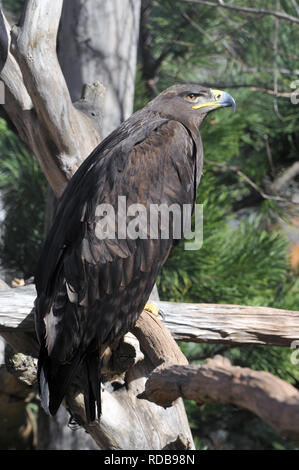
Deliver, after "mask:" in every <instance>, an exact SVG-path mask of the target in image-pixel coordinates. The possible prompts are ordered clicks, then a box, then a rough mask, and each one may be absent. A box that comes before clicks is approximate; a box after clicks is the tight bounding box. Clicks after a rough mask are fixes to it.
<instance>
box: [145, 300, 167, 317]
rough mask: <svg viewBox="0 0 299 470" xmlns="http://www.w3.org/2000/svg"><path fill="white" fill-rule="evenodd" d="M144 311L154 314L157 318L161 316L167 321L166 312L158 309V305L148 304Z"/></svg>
mask: <svg viewBox="0 0 299 470" xmlns="http://www.w3.org/2000/svg"><path fill="white" fill-rule="evenodd" d="M143 310H146V311H147V312H150V313H152V314H153V315H155V317H158V316H159V315H160V316H161V317H162V319H163V320H165V313H164V311H163V310H162V309H161V308H159V307H157V305H154V304H151V303H150V302H147V303H146V304H145V307H144V309H143Z"/></svg>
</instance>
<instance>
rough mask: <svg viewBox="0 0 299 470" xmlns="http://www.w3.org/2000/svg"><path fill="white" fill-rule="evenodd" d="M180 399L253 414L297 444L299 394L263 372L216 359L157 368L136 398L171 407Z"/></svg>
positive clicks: (226, 360)
mask: <svg viewBox="0 0 299 470" xmlns="http://www.w3.org/2000/svg"><path fill="white" fill-rule="evenodd" d="M179 397H182V398H185V399H188V400H194V401H196V402H197V403H198V404H199V405H201V404H204V403H222V404H234V405H237V406H239V407H241V408H246V409H247V410H250V411H252V412H253V413H255V414H256V415H257V416H259V417H260V418H261V419H263V420H264V421H265V422H266V423H268V424H269V425H270V426H272V427H273V428H274V429H275V430H276V432H277V433H278V434H280V435H281V436H282V437H284V438H287V439H291V440H293V441H297V442H299V391H298V390H297V389H296V388H295V387H293V386H292V385H290V384H288V383H287V382H284V381H283V380H281V379H279V378H278V377H275V376H274V375H272V374H270V373H268V372H264V371H255V370H252V369H249V368H243V367H238V366H232V365H231V363H230V361H229V360H228V359H227V358H224V357H222V356H215V358H213V359H208V360H207V362H206V364H205V365H203V366H199V365H195V366H194V365H170V366H161V367H158V368H157V369H156V370H155V371H154V372H153V373H152V374H151V375H150V377H149V379H148V381H147V382H146V386H145V391H144V392H143V393H142V394H141V395H139V398H143V399H146V400H150V401H152V402H154V403H157V404H158V405H160V406H163V407H168V406H171V404H172V403H174V402H175V401H176V400H177V399H178V398H179Z"/></svg>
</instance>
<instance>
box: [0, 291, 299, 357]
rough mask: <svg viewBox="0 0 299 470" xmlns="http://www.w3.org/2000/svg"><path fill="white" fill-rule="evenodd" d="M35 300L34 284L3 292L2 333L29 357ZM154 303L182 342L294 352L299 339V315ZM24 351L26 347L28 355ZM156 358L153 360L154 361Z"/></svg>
mask: <svg viewBox="0 0 299 470" xmlns="http://www.w3.org/2000/svg"><path fill="white" fill-rule="evenodd" d="M35 297H36V293H35V286H34V285H32V284H31V285H28V286H24V287H19V288H17V289H4V290H2V291H1V293H0V298H1V302H0V334H1V335H3V336H4V335H5V336H7V335H9V336H10V337H11V339H10V340H9V341H8V342H12V341H13V338H15V340H17V338H19V337H20V335H24V338H27V340H26V342H24V338H23V339H22V344H23V348H22V349H20V347H21V345H19V346H18V347H19V349H18V351H19V352H25V353H26V350H27V351H28V349H29V350H30V349H32V344H31V336H30V335H32V334H33V333H34V313H33V310H32V309H33V305H34V300H35ZM155 304H156V305H158V306H159V307H160V308H162V309H163V310H164V312H165V315H166V319H165V322H164V324H165V326H166V327H167V329H168V330H169V331H170V332H171V334H172V336H173V338H174V339H175V340H177V341H190V342H195V343H221V344H227V345H234V344H264V345H272V346H286V347H289V346H290V344H291V343H292V341H295V340H298V338H299V312H297V311H291V310H280V309H276V308H270V307H252V306H245V305H226V304H224V305H221V304H191V303H179V302H162V301H159V300H155ZM30 312H31V313H30ZM142 318H143V317H142ZM140 321H141V320H140ZM154 326H155V327H156V328H159V327H160V326H161V322H160V321H158V322H156V323H155V324H154V323H150V328H153V327H154ZM145 327H146V324H145V325H144V326H142V327H140V323H137V324H136V328H138V331H139V332H138V333H137V330H136V329H135V330H134V332H133V333H134V335H135V336H138V339H139V341H141V346H142V348H143V350H144V351H145V350H146V348H147V346H146V344H147V342H148V343H149V344H150V341H151V330H150V331H147V330H146V329H144V328H145ZM163 331H164V332H165V330H163ZM166 331H167V330H166ZM142 332H143V333H142ZM25 335H29V336H25ZM142 335H143V336H142ZM157 336H158V331H157ZM143 338H144V339H143ZM168 340H169V337H168ZM168 340H167V338H164V339H161V341H162V343H163V348H164V347H165V343H167V341H168ZM24 346H26V348H27V349H26V350H25V351H24ZM149 348H150V350H149V351H147V352H148V353H150V354H154V355H155V357H156V358H157V361H156V360H155V363H157V362H158V363H159V354H162V352H161V353H160V352H159V351H163V348H161V347H160V348H158V347H157V345H156V346H155V348H151V347H150V346H149ZM151 359H152V360H153V357H152V358H151ZM174 359H175V358H174ZM176 359H177V358H176ZM173 362H175V361H173Z"/></svg>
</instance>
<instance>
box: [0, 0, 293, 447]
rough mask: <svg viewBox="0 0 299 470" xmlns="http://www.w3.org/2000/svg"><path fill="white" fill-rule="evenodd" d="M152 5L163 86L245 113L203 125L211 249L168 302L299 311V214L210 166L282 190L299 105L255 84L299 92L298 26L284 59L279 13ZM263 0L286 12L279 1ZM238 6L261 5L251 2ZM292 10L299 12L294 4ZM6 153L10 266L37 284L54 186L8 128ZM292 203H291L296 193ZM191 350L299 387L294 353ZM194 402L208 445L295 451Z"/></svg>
mask: <svg viewBox="0 0 299 470" xmlns="http://www.w3.org/2000/svg"><path fill="white" fill-rule="evenodd" d="M4 3H5V2H4ZM148 3H149V4H150V6H151V7H152V11H151V20H150V23H149V24H148V25H147V26H148V29H149V31H150V34H151V43H150V47H151V53H152V55H153V57H154V58H155V59H159V57H160V56H161V55H162V54H163V55H164V59H163V61H162V62H161V66H160V67H159V69H158V71H157V75H156V77H155V80H156V82H155V86H156V89H157V90H156V91H157V92H159V91H161V90H163V89H164V88H166V87H167V86H170V85H172V84H174V83H178V82H188V81H189V82H198V83H202V84H206V85H207V86H211V87H214V88H223V87H225V89H226V90H227V91H229V92H231V93H232V94H233V96H234V97H235V99H236V102H237V112H236V113H235V114H233V113H232V112H231V110H220V111H217V113H213V114H211V115H210V116H209V117H208V118H207V120H206V122H205V124H204V126H203V128H202V129H201V135H202V139H203V143H204V151H205V164H204V172H203V176H202V180H201V183H200V187H199V191H198V201H197V202H198V203H201V204H203V207H204V228H203V230H204V234H203V239H204V243H203V247H202V248H201V250H199V251H197V252H194V251H184V249H183V244H181V245H179V246H178V247H177V248H175V249H174V250H173V252H172V254H171V256H170V258H169V260H168V262H167V264H166V266H165V267H164V269H163V271H162V273H161V275H160V276H159V280H158V287H159V292H160V296H161V298H162V299H165V300H171V301H180V302H184V301H185V302H204V303H209V302H211V303H231V304H245V305H263V306H272V307H278V308H286V309H294V310H298V305H299V280H298V275H297V274H298V273H295V272H293V271H292V270H291V269H290V265H289V245H288V242H287V240H286V238H285V235H284V233H283V232H282V230H281V228H280V224H279V223H278V222H279V219H281V218H284V219H286V220H287V219H288V218H289V217H291V216H292V215H293V213H292V211H291V207H290V206H289V205H287V204H282V203H278V202H277V201H274V200H266V199H263V197H261V195H260V194H259V193H258V192H257V191H255V190H254V189H253V188H252V186H250V185H249V184H248V182H246V181H245V180H244V178H242V177H241V176H240V174H237V173H236V171H229V170H227V169H226V170H225V168H223V167H222V168H221V167H219V166H216V165H214V164H213V163H211V162H216V163H218V164H220V165H228V166H231V167H238V168H239V169H241V170H242V172H243V173H244V174H246V175H247V176H248V177H249V178H250V179H251V180H252V181H254V182H255V183H256V184H257V185H258V186H259V187H260V188H261V190H262V191H263V192H265V193H269V192H270V193H271V182H272V181H273V179H274V178H275V177H277V175H279V174H280V172H281V171H283V169H284V168H286V167H288V166H290V165H291V164H292V163H293V162H295V161H296V160H297V159H298V144H299V132H298V131H299V123H298V106H297V107H296V106H294V105H291V103H290V101H289V100H288V99H285V98H279V99H277V100H275V99H274V98H273V96H272V95H270V94H267V93H261V92H258V91H254V90H253V89H252V87H253V86H254V87H255V88H264V89H268V90H271V89H273V67H278V68H279V69H281V70H289V73H285V72H283V73H280V72H279V73H278V83H279V89H281V90H284V91H285V90H286V91H291V89H290V84H291V82H292V81H293V80H295V79H296V78H297V75H296V74H293V73H292V71H293V70H295V69H296V67H297V66H296V61H297V59H298V58H297V51H296V44H298V40H299V37H298V27H295V26H294V25H292V24H290V23H288V22H282V21H281V22H280V24H279V51H278V53H277V54H275V53H274V49H273V34H274V33H273V31H274V21H275V20H274V19H273V18H272V17H266V16H265V17H262V18H258V19H257V17H255V16H242V15H240V14H239V13H237V12H227V11H224V10H223V11H222V12H221V11H220V10H221V9H216V8H214V9H212V8H207V7H204V6H200V5H194V4H192V5H191V4H186V3H182V2H180V1H179V0H171V1H168V0H163V1H155V0H153V1H152V2H151V1H148ZM264 3H267V5H266V7H267V8H269V9H275V2H274V1H272V0H268V1H267V2H264ZM238 4H239V5H244V6H251V2H248V1H245V0H244V1H239V2H238ZM264 6H265V5H264ZM282 7H283V8H284V9H285V11H286V12H288V13H289V14H293V13H294V12H292V11H290V10H289V5H288V4H287V2H282ZM194 25H196V26H194ZM232 51H233V52H232ZM244 64H246V67H245V66H244ZM143 67H144V64H143V63H142V60H141V58H139V63H138V72H137V80H136V96H135V109H139V108H140V107H142V106H143V105H144V104H146V102H147V101H148V100H149V94H148V88H147V83H146V81H145V80H144V78H143ZM249 69H254V70H255V71H254V72H252V71H250V70H249ZM269 148H270V153H271V155H270V157H271V158H269ZM0 158H1V161H0V189H1V190H2V191H3V194H4V199H3V200H4V205H5V208H6V210H7V217H6V219H5V223H4V228H3V233H2V240H1V246H0V257H1V258H2V260H3V263H4V264H5V266H6V267H7V268H9V269H14V270H16V271H21V273H22V275H24V276H25V277H26V276H30V275H32V274H33V273H34V266H35V260H36V258H37V255H38V251H39V248H40V244H41V241H42V238H43V218H44V207H45V190H46V184H45V180H44V178H43V176H42V175H41V172H40V170H39V168H38V166H37V163H36V162H35V160H34V159H33V158H32V156H31V155H30V154H29V153H28V152H27V150H25V149H24V148H23V147H22V146H21V144H20V143H19V141H18V140H17V138H16V137H15V136H14V135H13V133H12V132H11V131H9V130H8V129H7V127H6V126H5V124H4V123H3V121H2V122H1V123H0ZM295 182H296V181H295ZM297 183H299V181H297ZM284 196H285V197H288V196H289V193H287V190H286V194H284ZM181 346H182V348H183V350H184V352H185V353H186V354H187V356H188V358H189V360H190V361H191V362H194V363H198V362H199V363H201V362H202V361H204V360H205V359H206V358H207V357H211V356H213V355H215V354H217V353H221V354H223V355H225V356H226V357H228V358H229V359H230V360H231V361H232V363H233V364H237V365H241V366H246V367H251V368H253V369H256V370H267V371H270V372H272V373H274V374H275V375H277V376H279V377H281V378H283V379H284V380H287V381H288V382H290V383H292V384H293V385H295V386H296V387H298V385H299V370H298V366H295V365H292V364H291V362H290V354H291V350H289V349H287V348H278V347H275V348H274V347H263V346H259V347H257V346H250V345H248V346H244V347H238V348H236V347H231V348H229V347H225V346H221V345H195V344H192V343H190V344H182V345H181ZM186 406H187V410H188V415H189V418H190V423H191V426H192V431H193V434H194V437H195V441H196V444H197V447H198V448H199V449H206V448H214V449H220V448H225V449H288V448H295V445H294V444H293V443H290V442H286V441H285V440H283V439H282V438H280V437H279V436H277V435H276V433H275V432H274V431H273V430H272V429H270V427H269V426H267V425H266V424H265V423H263V422H262V421H261V420H260V419H259V418H257V417H255V416H254V415H252V414H251V413H249V412H247V411H245V410H240V409H237V408H236V407H233V406H222V405H217V406H216V405H204V406H201V407H198V406H196V405H195V404H194V403H189V402H187V403H186Z"/></svg>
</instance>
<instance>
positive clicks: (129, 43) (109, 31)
mask: <svg viewBox="0 0 299 470" xmlns="http://www.w3.org/2000/svg"><path fill="white" fill-rule="evenodd" d="M139 15H140V0H110V1H108V2H107V0H65V1H64V6H63V11H62V22H61V29H60V35H59V49H58V55H59V61H60V64H61V68H62V71H63V73H64V76H65V79H66V82H67V84H68V87H69V90H70V93H71V97H72V100H73V101H77V100H78V99H79V98H80V97H81V92H82V87H83V85H84V84H85V83H91V82H94V81H95V80H99V81H100V82H101V83H102V84H103V85H104V87H105V89H106V91H105V98H104V105H103V121H102V123H101V134H102V137H106V136H107V135H108V134H110V132H112V131H113V130H114V129H115V128H116V127H117V126H118V125H119V124H120V123H121V122H122V121H124V120H125V119H127V118H128V117H129V116H130V115H131V114H132V112H133V101H134V88H135V74H136V58H137V44H138V34H139Z"/></svg>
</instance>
